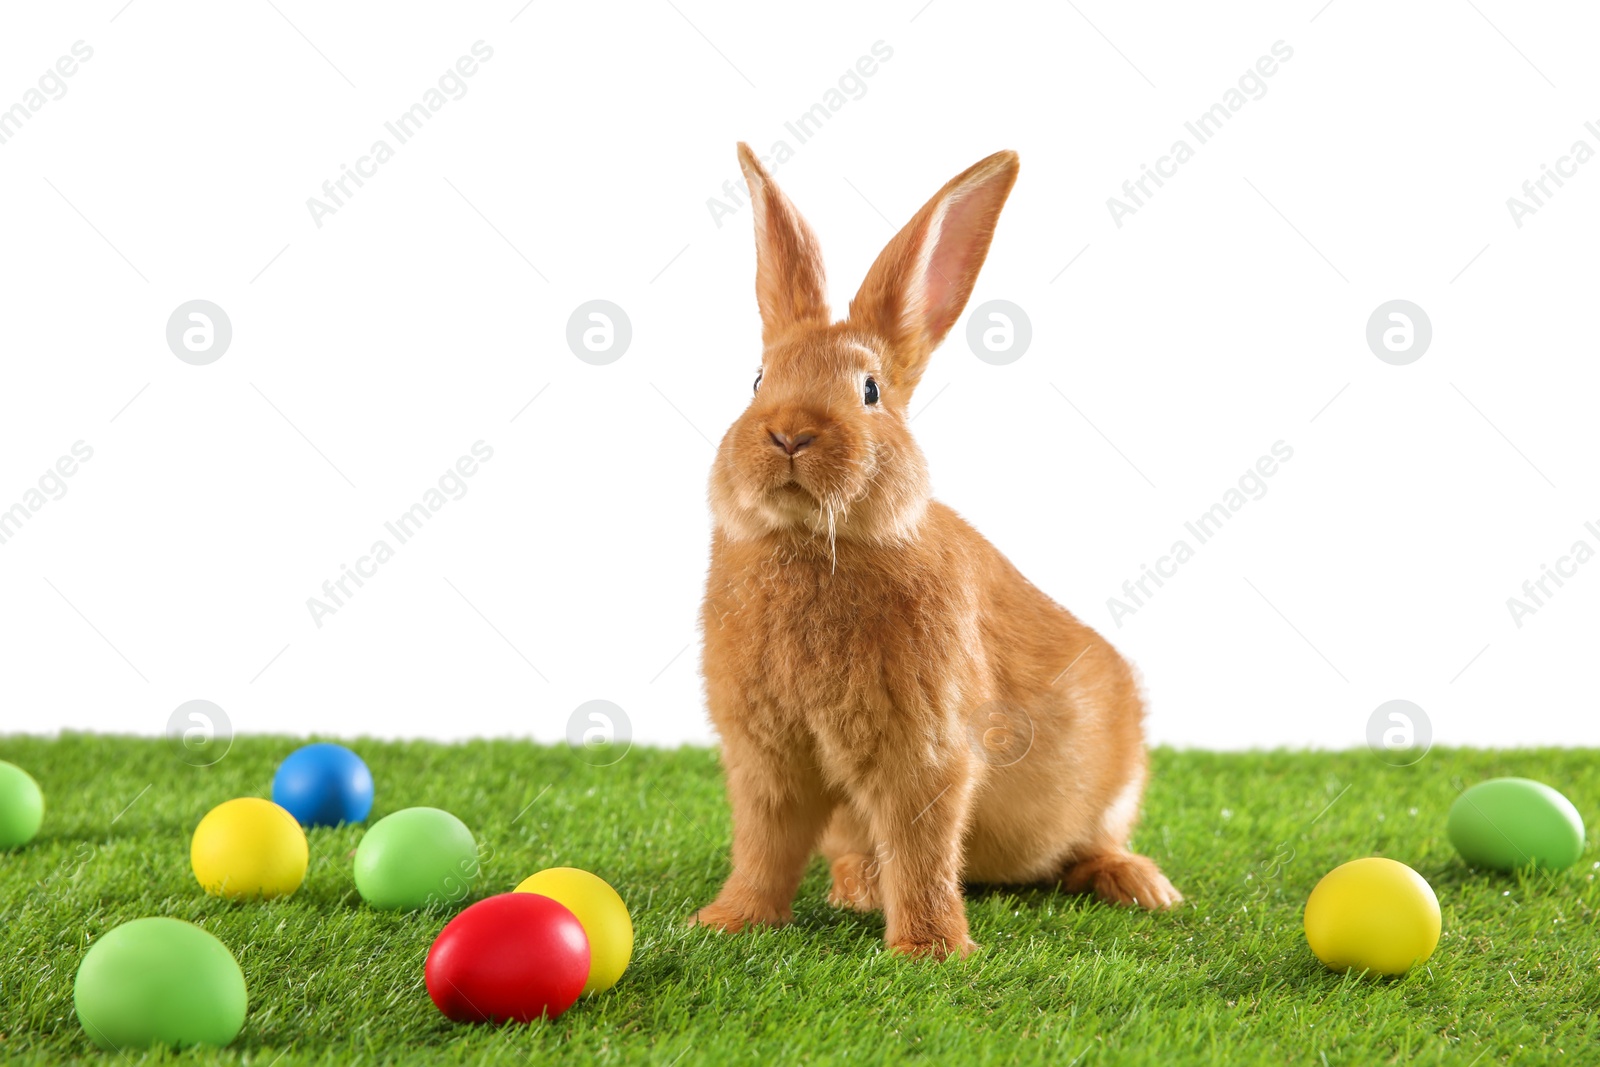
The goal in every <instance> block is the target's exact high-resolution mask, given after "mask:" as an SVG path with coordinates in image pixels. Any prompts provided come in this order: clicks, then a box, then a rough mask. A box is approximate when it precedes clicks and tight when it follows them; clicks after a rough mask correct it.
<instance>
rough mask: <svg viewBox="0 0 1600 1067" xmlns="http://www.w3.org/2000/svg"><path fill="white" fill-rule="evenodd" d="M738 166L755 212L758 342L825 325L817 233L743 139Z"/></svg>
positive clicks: (825, 298)
mask: <svg viewBox="0 0 1600 1067" xmlns="http://www.w3.org/2000/svg"><path fill="white" fill-rule="evenodd" d="M739 166H740V167H741V168H742V169H743V170H744V180H745V184H746V185H748V186H749V187H750V204H751V207H752V208H754V214H755V222H756V303H757V305H759V306H760V308H761V341H762V343H763V344H768V345H770V344H772V343H773V341H775V340H776V339H777V338H779V337H781V336H783V335H784V334H786V333H788V332H789V331H790V330H793V329H794V328H795V327H798V326H826V325H828V289H827V285H826V283H825V282H824V280H823V273H822V250H821V248H820V247H819V246H818V244H817V237H816V235H815V234H814V233H812V232H811V227H810V226H807V225H806V220H805V219H803V218H801V217H800V213H799V212H798V211H796V210H795V208H794V205H793V204H791V203H790V202H789V198H788V197H786V196H784V195H783V190H781V189H779V188H778V187H777V186H776V185H775V184H773V181H772V178H771V176H769V175H768V174H767V172H766V170H765V169H764V168H763V167H762V166H761V161H760V160H759V159H757V158H756V154H755V153H754V152H752V151H751V150H750V146H749V145H747V144H745V143H744V142H743V141H740V142H739Z"/></svg>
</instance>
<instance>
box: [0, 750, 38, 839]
mask: <svg viewBox="0 0 1600 1067" xmlns="http://www.w3.org/2000/svg"><path fill="white" fill-rule="evenodd" d="M42 822H44V793H42V792H41V791H40V790H39V783H38V782H36V781H34V780H33V776H32V775H30V774H29V773H28V772H27V771H25V770H23V769H22V768H21V767H18V766H17V765H16V764H15V763H7V762H5V761H4V760H0V849H6V848H16V847H18V846H19V845H26V844H27V843H28V842H29V841H32V840H33V835H34V834H36V833H38V832H39V824H40V823H42Z"/></svg>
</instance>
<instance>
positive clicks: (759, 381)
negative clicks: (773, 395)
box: [750, 371, 761, 393]
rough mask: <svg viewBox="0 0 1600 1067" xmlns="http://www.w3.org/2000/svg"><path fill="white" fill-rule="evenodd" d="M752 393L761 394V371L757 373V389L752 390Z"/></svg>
mask: <svg viewBox="0 0 1600 1067" xmlns="http://www.w3.org/2000/svg"><path fill="white" fill-rule="evenodd" d="M750 391H751V392H752V393H759V392H761V372H760V371H756V384H755V387H754V388H752V389H751V390H750Z"/></svg>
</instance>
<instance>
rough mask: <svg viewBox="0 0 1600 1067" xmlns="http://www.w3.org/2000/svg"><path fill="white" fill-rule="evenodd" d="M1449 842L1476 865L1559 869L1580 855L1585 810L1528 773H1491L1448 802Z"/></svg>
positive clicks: (1508, 868)
mask: <svg viewBox="0 0 1600 1067" xmlns="http://www.w3.org/2000/svg"><path fill="white" fill-rule="evenodd" d="M1446 829H1447V830H1448V832H1449V835H1450V842H1451V844H1453V845H1455V846H1456V851H1458V852H1460V853H1461V858H1462V859H1464V860H1466V861H1467V862H1468V863H1470V864H1472V865H1473V866H1475V867H1489V868H1493V869H1494V870H1499V871H1511V870H1516V869H1517V868H1519V867H1539V868H1543V869H1545V870H1556V871H1558V870H1561V869H1562V868H1563V867H1570V866H1572V865H1573V864H1574V863H1576V862H1578V857H1580V856H1582V855H1583V840H1584V837H1583V816H1581V815H1579V814H1578V809H1577V808H1575V807H1573V806H1572V801H1570V800H1568V799H1567V798H1566V797H1564V796H1562V795H1561V794H1560V793H1558V792H1556V791H1555V790H1554V789H1551V788H1550V787H1549V786H1547V785H1545V784H1544V783H1543V782H1535V781H1533V780H1532V779H1529V778H1491V779H1489V780H1488V781H1486V782H1479V783H1478V784H1477V785H1475V786H1473V787H1472V788H1471V789H1468V790H1466V791H1465V792H1464V793H1462V794H1461V795H1460V796H1459V797H1457V798H1456V802H1455V803H1454V804H1452V805H1451V806H1450V818H1449V821H1448V822H1447V824H1446Z"/></svg>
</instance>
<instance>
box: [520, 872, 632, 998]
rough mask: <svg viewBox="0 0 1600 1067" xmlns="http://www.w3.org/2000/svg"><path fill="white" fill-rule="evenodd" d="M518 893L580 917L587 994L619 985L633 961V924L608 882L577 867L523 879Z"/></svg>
mask: <svg viewBox="0 0 1600 1067" xmlns="http://www.w3.org/2000/svg"><path fill="white" fill-rule="evenodd" d="M516 891H517V892H518V893H538V894H539V895H541V896H546V897H549V898H550V899H552V900H554V901H555V902H556V903H558V904H562V905H565V907H566V908H567V910H568V911H570V912H572V914H574V915H576V916H577V917H578V922H579V923H580V924H582V926H583V932H584V933H586V934H588V935H589V980H588V981H587V982H585V983H584V986H583V991H584V992H585V993H601V992H604V991H605V990H607V989H610V988H611V987H612V986H614V985H616V984H617V979H619V978H621V977H622V972H623V971H625V970H627V969H628V960H629V959H631V958H632V957H633V920H632V919H630V918H629V917H628V906H627V905H626V904H624V903H623V902H622V898H621V897H620V896H618V895H617V891H616V890H615V889H612V888H611V886H610V885H608V884H607V883H606V881H605V879H603V878H599V877H597V876H595V875H592V874H590V873H589V872H588V871H580V870H579V869H578V868H576V867H551V868H549V869H548V870H543V871H540V872H539V873H538V874H533V875H529V876H528V877H527V878H524V879H523V880H522V884H521V885H519V886H517V889H516Z"/></svg>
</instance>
